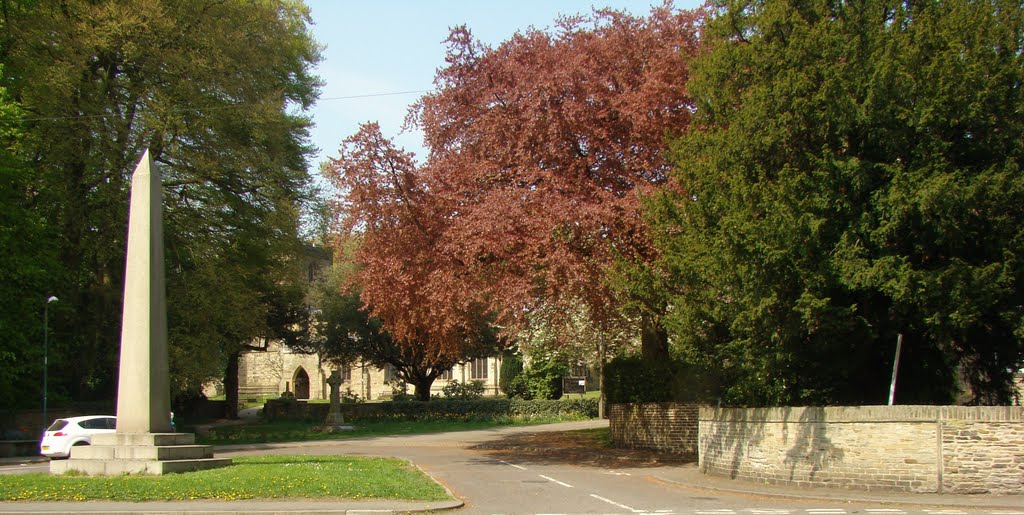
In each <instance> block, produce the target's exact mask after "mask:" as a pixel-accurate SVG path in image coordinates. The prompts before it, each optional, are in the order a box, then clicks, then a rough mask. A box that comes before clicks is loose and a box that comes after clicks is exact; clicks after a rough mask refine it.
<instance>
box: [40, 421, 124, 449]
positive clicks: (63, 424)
mask: <svg viewBox="0 0 1024 515" xmlns="http://www.w3.org/2000/svg"><path fill="white" fill-rule="evenodd" d="M116 426H117V417H112V416H110V415H88V416H84V417H69V418H58V419H57V420H54V421H53V424H50V427H48V428H46V433H45V434H44V435H43V440H42V441H41V442H39V454H42V455H43V456H46V457H49V458H67V457H68V456H69V455H70V454H71V448H72V447H74V446H76V445H89V444H91V443H92V435H95V434H99V433H113V432H114V429H115V427H116Z"/></svg>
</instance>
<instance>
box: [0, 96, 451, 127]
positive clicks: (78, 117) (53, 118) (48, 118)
mask: <svg viewBox="0 0 1024 515" xmlns="http://www.w3.org/2000/svg"><path fill="white" fill-rule="evenodd" d="M430 91H431V90H427V89H419V90H410V91H393V92H389V93H366V94H362V95H345V96H340V97H327V98H320V99H317V102H318V103H319V102H330V101H333V100H356V99H360V98H373V97H393V96H399V95H417V94H421V93H429V92H430ZM252 105H255V104H254V103H245V104H232V105H222V106H210V107H207V108H204V109H199V108H195V107H188V108H181V109H176V110H174V112H179V113H184V112H189V111H196V112H199V111H219V110H222V109H238V108H243V107H250V106H252ZM117 116H120V115H117V114H109V113H108V114H81V115H74V116H36V117H29V118H18V119H5V120H4V121H11V122H13V121H23V122H42V121H60V120H83V119H102V118H114V117H117Z"/></svg>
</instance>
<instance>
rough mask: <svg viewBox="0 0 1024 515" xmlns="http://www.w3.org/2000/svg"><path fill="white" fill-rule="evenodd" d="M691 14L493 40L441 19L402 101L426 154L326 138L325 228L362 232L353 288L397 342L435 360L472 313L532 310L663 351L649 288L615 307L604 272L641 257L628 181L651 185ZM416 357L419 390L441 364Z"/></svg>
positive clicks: (471, 339)
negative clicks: (332, 222)
mask: <svg viewBox="0 0 1024 515" xmlns="http://www.w3.org/2000/svg"><path fill="white" fill-rule="evenodd" d="M698 21H699V13H696V12H689V11H677V10H673V9H671V8H670V7H669V6H665V7H662V8H656V9H654V10H652V12H651V14H650V16H649V17H647V18H641V17H634V16H630V15H627V14H624V13H620V12H615V11H608V10H603V11H595V12H594V13H593V14H592V15H590V16H581V17H572V18H564V19H561V20H559V22H558V24H557V27H556V30H555V31H554V32H545V31H541V30H535V29H530V30H528V31H526V32H524V33H520V34H517V35H515V36H514V37H513V38H512V39H510V40H509V41H506V42H505V43H502V44H501V45H499V46H498V47H497V48H493V49H492V48H488V47H486V46H484V45H482V44H480V43H479V42H478V41H476V40H475V39H474V38H473V37H472V35H471V34H470V32H469V30H468V29H466V28H465V27H460V28H456V29H454V30H453V31H452V32H451V35H450V37H449V39H448V44H449V51H448V57H447V62H448V65H447V66H446V67H445V68H443V69H442V70H440V71H439V72H438V76H437V78H436V91H435V92H434V93H431V94H429V95H427V96H425V97H423V98H422V99H421V100H420V101H419V102H418V103H417V104H416V105H415V106H414V108H413V110H412V111H411V121H412V122H413V123H415V124H417V125H419V126H420V127H422V129H423V131H424V134H425V138H426V143H427V145H428V147H429V156H428V159H427V161H426V163H425V164H423V165H421V166H418V165H417V164H416V163H415V161H414V159H413V156H412V155H411V154H408V153H406V152H403V151H401V150H399V149H397V148H395V147H394V145H393V144H392V143H391V142H390V141H388V140H387V139H385V138H384V137H382V135H381V134H380V130H379V128H378V127H377V126H376V125H375V124H367V125H364V126H363V127H362V128H361V130H360V131H359V132H358V133H357V134H356V135H354V136H352V137H350V138H349V139H347V140H346V141H345V142H344V143H343V145H342V147H341V152H340V156H339V158H338V159H334V160H332V161H330V162H329V163H328V165H327V166H326V167H325V174H326V176H327V177H328V178H330V179H331V180H332V181H333V182H334V184H335V186H337V187H338V188H339V190H340V191H341V192H342V196H341V198H340V199H339V202H338V203H337V205H336V206H335V207H336V213H337V214H338V216H339V221H340V226H339V227H340V230H341V231H343V232H346V233H349V234H357V235H358V237H359V238H360V239H361V242H360V245H359V250H358V251H357V253H356V256H355V259H356V261H357V262H358V263H359V264H360V267H361V268H360V270H359V272H358V273H357V274H356V280H357V281H358V283H359V285H360V286H361V288H362V291H361V298H362V301H363V303H364V304H365V307H366V308H367V309H368V310H369V311H370V312H371V314H372V315H373V316H375V317H378V318H379V319H380V320H382V321H383V324H384V328H385V329H386V330H388V331H389V332H390V333H391V335H392V336H393V337H394V338H395V339H396V341H398V342H400V343H401V344H403V345H409V346H415V347H416V351H417V352H418V353H420V354H421V355H422V356H423V363H428V362H434V363H448V362H449V361H445V360H447V359H449V358H451V357H453V356H463V358H462V359H465V356H466V353H467V349H473V348H477V349H478V348H479V342H480V341H481V339H482V338H481V337H482V335H483V334H485V333H487V331H486V329H487V328H488V324H484V323H482V322H481V321H482V320H488V321H491V322H494V323H496V325H498V326H500V327H502V328H503V329H504V331H505V333H506V335H511V334H512V333H513V332H515V331H517V330H519V329H523V328H524V327H525V326H526V325H527V324H529V323H536V321H537V318H538V316H537V314H538V313H544V314H545V315H543V317H544V318H547V320H545V323H549V324H552V325H558V324H560V323H565V324H571V323H576V322H578V319H579V317H580V316H581V315H582V316H585V317H587V318H589V320H590V321H591V323H593V324H594V325H595V327H600V328H605V329H611V328H616V329H620V328H621V327H622V326H623V325H628V326H633V327H636V326H639V327H641V328H642V329H643V330H642V331H641V334H642V336H643V338H642V341H643V347H644V352H645V355H647V356H648V357H651V358H657V357H659V356H664V355H666V354H667V352H668V345H667V339H666V336H665V331H664V329H663V328H662V326H661V324H660V319H661V316H662V315H663V311H664V309H663V307H662V306H661V305H659V303H658V300H657V299H656V298H642V296H638V297H641V298H633V299H625V300H626V301H631V302H632V305H633V306H639V307H640V309H636V310H634V311H633V312H632V313H630V316H627V317H622V316H621V315H622V310H621V308H622V307H623V305H624V303H625V302H624V299H622V298H621V295H618V292H617V291H615V290H613V289H612V288H610V287H609V285H608V281H607V274H608V272H609V270H610V269H611V268H612V267H613V266H614V264H615V263H616V262H620V261H628V262H635V263H640V264H645V263H649V262H651V261H653V258H654V255H653V250H652V245H651V242H650V239H649V238H648V236H647V227H646V225H645V223H644V220H643V218H642V215H641V210H640V195H642V194H644V193H647V192H652V191H653V190H655V189H657V188H660V187H663V186H664V185H665V184H666V182H667V180H668V176H667V163H666V159H665V157H664V155H663V153H662V149H663V148H664V147H665V143H664V140H665V138H666V137H667V136H668V135H671V134H672V133H675V132H679V131H682V130H684V129H685V128H686V127H687V125H688V124H689V121H690V117H691V114H692V109H691V105H692V102H691V100H690V98H689V97H688V96H687V93H686V88H685V85H686V81H687V77H688V68H687V63H688V62H689V60H690V59H691V57H692V56H693V55H694V54H695V53H696V51H697V46H698V37H697V23H698ZM560 318H561V320H560ZM634 334H635V333H634ZM474 346H476V347H474ZM423 369H424V370H425V374H424V377H425V378H424V381H423V382H424V383H425V384H426V387H427V388H429V382H428V380H429V381H431V382H432V380H433V378H434V377H436V376H437V375H439V374H440V372H441V371H442V370H440V367H423ZM429 376H433V377H429ZM419 389H420V384H419V383H417V391H418V392H419Z"/></svg>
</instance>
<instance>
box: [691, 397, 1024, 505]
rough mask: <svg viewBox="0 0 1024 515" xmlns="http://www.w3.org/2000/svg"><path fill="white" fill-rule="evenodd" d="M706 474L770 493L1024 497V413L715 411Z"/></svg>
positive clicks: (705, 448)
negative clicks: (827, 489)
mask: <svg viewBox="0 0 1024 515" xmlns="http://www.w3.org/2000/svg"><path fill="white" fill-rule="evenodd" d="M699 435H700V437H699V450H700V452H699V466H700V470H701V471H703V472H705V473H707V474H714V475H720V476H726V477H731V478H739V479H746V480H750V481H756V482H761V483H773V484H790V485H800V486H833V487H844V488H854V489H864V490H898V491H908V492H921V493H944V492H945V493H993V494H1024V407H1016V406H1014V407H1011V406H1003V407H962V406H861V407H828V408H821V407H807V408H758V409H737V408H713V407H701V408H700V414H699Z"/></svg>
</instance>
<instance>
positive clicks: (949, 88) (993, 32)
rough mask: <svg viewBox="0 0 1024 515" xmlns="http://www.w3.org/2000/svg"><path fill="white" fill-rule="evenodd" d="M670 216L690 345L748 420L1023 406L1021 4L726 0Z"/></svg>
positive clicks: (677, 307)
mask: <svg viewBox="0 0 1024 515" xmlns="http://www.w3.org/2000/svg"><path fill="white" fill-rule="evenodd" d="M716 8H717V10H716V12H715V16H714V19H713V20H712V21H711V22H710V23H709V25H708V26H707V31H706V34H705V37H706V40H705V44H706V45H707V48H708V49H709V50H707V51H706V52H705V53H704V54H703V55H702V56H701V58H700V59H699V60H698V62H697V63H696V64H695V65H694V72H693V73H694V78H693V80H691V82H690V92H691V94H692V95H693V96H694V97H695V99H696V100H697V111H696V112H697V121H696V122H695V123H696V124H698V125H699V126H700V127H701V130H698V131H692V132H690V133H688V134H687V135H685V136H684V137H683V138H681V139H680V140H679V141H678V142H677V144H675V145H674V155H675V173H674V177H675V179H676V180H677V182H678V185H679V187H680V190H678V191H675V192H673V193H671V194H665V195H662V196H660V197H658V198H657V199H654V200H652V201H651V202H650V206H649V207H650V211H649V212H650V214H651V216H652V219H653V222H654V225H655V226H656V233H657V234H656V236H655V238H656V240H657V242H658V244H659V246H660V248H661V249H662V251H663V252H664V259H663V265H664V266H665V267H666V269H669V270H672V272H673V281H672V282H671V283H672V284H671V285H672V286H673V287H674V290H675V293H674V296H673V299H672V302H671V305H672V310H671V315H670V317H669V325H670V327H671V328H672V332H673V335H674V336H675V338H676V341H677V342H678V343H679V345H680V348H681V349H682V350H683V351H684V352H685V353H686V355H687V356H688V357H689V358H690V359H691V360H693V361H698V362H701V363H703V364H707V365H709V366H713V367H715V368H718V369H720V370H722V371H723V373H724V374H725V377H726V378H727V381H728V387H727V388H726V390H725V392H724V394H725V399H726V400H727V401H728V402H732V403H738V404H761V405H763V404H787V403H788V404H807V403H815V404H830V403H883V402H885V400H886V392H887V390H888V382H889V381H888V380H889V374H890V372H891V363H892V357H893V353H894V350H895V343H896V339H897V334H898V333H901V334H903V338H904V347H903V349H904V354H903V358H902V362H901V368H900V375H899V384H898V386H897V391H896V400H897V401H898V402H903V403H910V402H918V403H931V402H948V401H952V400H954V399H955V397H956V395H957V394H958V392H959V391H961V390H962V391H964V392H965V393H966V397H963V398H961V400H962V401H964V402H971V403H985V404H989V403H1006V402H1008V401H1009V400H1010V399H1011V391H1012V389H1011V386H1012V375H1013V373H1014V371H1016V370H1017V369H1019V368H1020V367H1021V366H1022V364H1024V348H1022V341H1024V287H1022V284H1024V283H1022V281H1024V261H1022V257H1024V175H1022V171H1021V165H1022V157H1024V156H1022V150H1024V148H1022V141H1024V139H1022V136H1024V123H1022V122H1024V115H1022V113H1024V105H1022V102H1024V99H1022V96H1021V82H1022V78H1024V77H1022V74H1024V67H1022V64H1024V61H1022V59H1024V57H1022V50H1024V48H1022V47H1021V45H1022V43H1021V42H1022V35H1024V26H1022V8H1021V5H1020V3H1019V2H1013V1H999V0H996V1H992V2H970V1H962V0H954V1H947V2H925V3H917V2H891V1H880V0H865V1H858V2H832V1H825V0H816V1H811V2H796V1H780V2H769V1H763V2H762V1H749V2H728V3H726V2H721V3H719V4H718V5H717V6H716Z"/></svg>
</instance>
